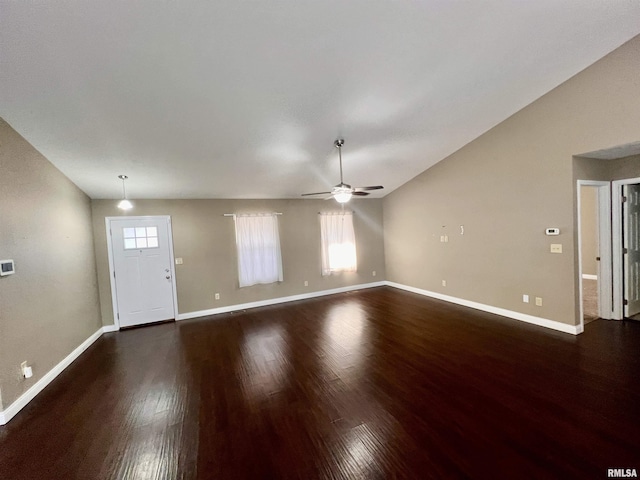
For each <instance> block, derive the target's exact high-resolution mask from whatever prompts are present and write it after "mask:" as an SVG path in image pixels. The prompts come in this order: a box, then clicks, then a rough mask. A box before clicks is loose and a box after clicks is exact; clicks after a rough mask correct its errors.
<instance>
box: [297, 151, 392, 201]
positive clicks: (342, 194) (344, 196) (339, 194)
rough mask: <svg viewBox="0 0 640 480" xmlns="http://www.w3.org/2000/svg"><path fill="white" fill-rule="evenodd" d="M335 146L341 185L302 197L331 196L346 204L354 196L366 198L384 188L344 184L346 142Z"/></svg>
mask: <svg viewBox="0 0 640 480" xmlns="http://www.w3.org/2000/svg"><path fill="white" fill-rule="evenodd" d="M333 144H334V145H335V146H336V148H337V149H338V156H339V158H340V183H339V184H338V185H335V186H334V187H333V188H332V189H331V191H330V192H315V193H303V194H302V196H303V197H306V196H309V195H330V197H328V198H335V200H336V202H338V203H341V204H345V203H347V202H348V201H349V200H351V197H352V196H357V197H366V196H367V195H369V192H368V190H380V189H382V188H384V187H383V186H382V185H375V186H369V187H352V186H351V185H348V184H346V183H344V180H343V177H342V146H343V145H344V140H343V139H342V138H339V139H337V140H336V141H335V142H333Z"/></svg>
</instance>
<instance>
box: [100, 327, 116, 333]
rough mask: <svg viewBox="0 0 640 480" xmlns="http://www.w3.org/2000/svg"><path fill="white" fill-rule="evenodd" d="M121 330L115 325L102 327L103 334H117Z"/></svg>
mask: <svg viewBox="0 0 640 480" xmlns="http://www.w3.org/2000/svg"><path fill="white" fill-rule="evenodd" d="M119 330H120V329H119V328H118V327H116V326H115V325H105V326H104V327H102V332H103V333H109V332H117V331H119Z"/></svg>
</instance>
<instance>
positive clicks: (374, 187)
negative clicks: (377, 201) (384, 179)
mask: <svg viewBox="0 0 640 480" xmlns="http://www.w3.org/2000/svg"><path fill="white" fill-rule="evenodd" d="M382 188H384V187H383V186H382V185H375V186H372V187H354V190H355V191H356V192H364V191H366V190H380V189H382Z"/></svg>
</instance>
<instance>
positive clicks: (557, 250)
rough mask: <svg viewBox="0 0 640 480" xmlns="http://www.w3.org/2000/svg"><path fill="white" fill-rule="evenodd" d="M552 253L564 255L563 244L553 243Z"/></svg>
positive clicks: (550, 249)
mask: <svg viewBox="0 0 640 480" xmlns="http://www.w3.org/2000/svg"><path fill="white" fill-rule="evenodd" d="M549 251H550V252H551V253H562V244H561V243H552V244H551V247H550V248H549Z"/></svg>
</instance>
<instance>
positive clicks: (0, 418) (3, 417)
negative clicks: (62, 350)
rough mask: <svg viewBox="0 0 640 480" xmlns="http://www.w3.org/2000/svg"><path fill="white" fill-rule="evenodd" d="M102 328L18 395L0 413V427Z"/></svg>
mask: <svg viewBox="0 0 640 480" xmlns="http://www.w3.org/2000/svg"><path fill="white" fill-rule="evenodd" d="M105 328H107V329H108V328H109V327H102V328H100V329H98V331H96V333H94V334H93V335H91V336H90V337H89V338H87V339H86V340H85V341H84V342H82V343H81V344H80V345H79V346H78V347H77V348H76V349H75V350H73V352H71V353H70V354H69V355H67V356H66V357H65V358H64V359H63V360H62V361H61V362H60V363H58V364H57V365H56V366H55V367H53V368H52V369H51V370H49V371H48V372H47V373H46V374H45V375H44V376H43V377H42V378H41V379H40V380H38V381H37V382H36V383H34V384H33V385H32V386H31V387H30V388H29V390H27V391H26V392H24V393H23V394H22V395H20V396H19V397H18V398H17V399H16V400H15V401H14V402H13V403H12V404H11V405H9V406H8V407H7V408H5V409H4V410H3V411H1V412H0V425H5V424H6V423H7V422H8V421H9V420H11V419H12V418H13V417H15V416H16V414H17V413H18V412H19V411H20V410H22V409H23V408H24V407H25V406H26V405H27V404H28V403H29V402H30V401H31V400H33V399H34V398H35V396H36V395H38V394H39V393H40V392H41V391H42V390H44V389H45V387H46V386H47V385H49V384H50V383H51V382H52V381H53V379H54V378H56V377H57V376H58V375H60V374H61V373H62V372H63V370H64V369H65V368H67V367H68V366H69V365H71V362H73V361H74V360H75V359H76V358H78V357H79V356H80V355H81V354H82V353H83V352H84V351H85V350H86V349H87V348H89V347H90V346H91V345H92V344H93V342H95V341H96V340H97V339H98V338H100V336H101V335H102V334H103V333H104V332H105V331H112V330H105Z"/></svg>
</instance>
